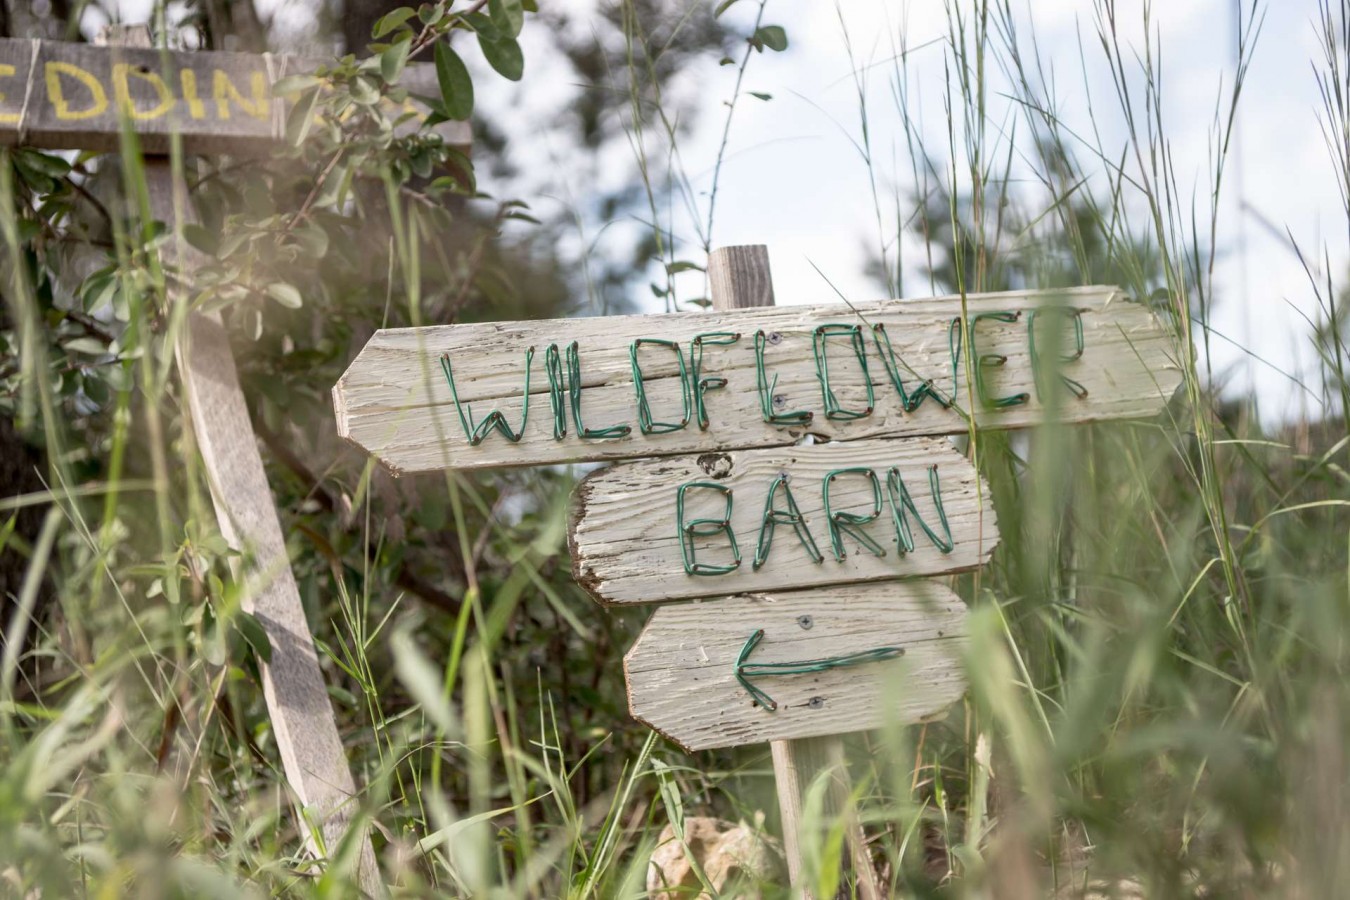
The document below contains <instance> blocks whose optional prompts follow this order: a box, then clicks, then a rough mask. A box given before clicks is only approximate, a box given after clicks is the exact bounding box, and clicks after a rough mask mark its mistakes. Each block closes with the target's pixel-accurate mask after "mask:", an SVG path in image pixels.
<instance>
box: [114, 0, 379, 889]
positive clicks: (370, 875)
mask: <svg viewBox="0 0 1350 900" xmlns="http://www.w3.org/2000/svg"><path fill="white" fill-rule="evenodd" d="M98 43H100V44H104V45H107V46H112V47H149V46H150V30H149V27H148V26H145V25H132V26H109V27H108V28H107V29H105V30H104V32H103V33H102V34H101V35H100V37H99V40H98ZM145 177H146V187H147V190H148V193H149V197H150V209H151V213H152V214H153V215H154V216H155V218H156V219H159V220H161V221H163V222H166V223H169V224H170V225H174V224H175V223H178V224H187V223H189V222H192V221H193V220H194V219H195V218H196V217H195V213H194V212H193V208H192V205H191V203H190V202H189V201H188V198H187V192H186V186H185V185H183V184H182V183H181V182H178V183H175V178H174V174H173V169H172V166H171V163H170V162H169V160H168V158H166V157H147V158H146V160H145ZM176 200H177V202H176ZM179 209H181V211H182V221H181V222H180V221H179V216H178V212H177V211H178V210H179ZM175 230H178V229H175ZM178 262H179V264H180V265H181V266H182V267H183V268H185V269H187V268H191V267H192V263H193V257H192V254H191V253H190V252H189V253H186V254H184V255H183V257H181V258H180V259H179V260H178ZM178 361H179V371H180V373H181V376H182V379H183V389H184V393H185V394H186V397H187V401H188V406H189V408H190V412H191V416H192V427H193V433H194V435H195V437H196V441H197V446H198V447H199V448H200V450H201V454H202V460H203V462H204V463H205V466H206V472H207V476H208V478H209V480H210V485H211V494H212V498H213V501H214V504H215V508H216V518H217V520H218V522H219V524H220V531H221V534H223V535H224V537H225V539H226V540H227V541H228V542H229V543H230V546H231V547H232V548H233V549H235V550H238V551H241V552H245V553H248V554H250V556H251V559H252V563H253V567H252V570H251V571H250V572H249V575H250V576H252V578H253V579H254V585H255V588H254V590H253V591H250V592H246V593H245V595H244V601H243V605H244V609H245V610H246V611H247V612H250V613H252V614H253V615H254V616H256V617H257V619H258V621H259V622H260V623H261V625H262V627H263V629H264V630H265V631H266V632H267V637H268V640H269V641H270V642H271V647H272V659H271V662H269V663H266V664H263V665H262V666H261V669H262V678H263V693H264V696H265V698H266V700H267V709H268V714H269V716H270V717H271V721H272V731H273V733H274V734H275V735H276V741H277V748H278V750H279V751H280V753H281V762H282V766H283V768H284V769H285V772H286V780H287V781H288V782H289V784H290V787H291V790H292V791H294V793H295V796H296V799H297V800H298V801H299V802H300V804H302V805H303V806H304V807H305V810H306V813H307V814H308V815H312V816H314V818H315V819H316V820H317V822H318V824H319V827H320V830H321V832H322V834H323V843H324V849H326V851H327V853H329V854H331V853H333V852H336V850H337V848H338V846H339V842H340V841H342V840H343V839H344V837H345V835H346V832H347V829H348V825H349V824H350V822H351V818H352V806H353V805H354V804H355V803H356V785H355V782H354V781H353V779H352V774H351V769H350V767H349V766H348V765H347V757H346V753H345V751H344V750H343V747H342V739H341V737H340V736H339V735H338V730H337V722H336V720H335V718H334V716H333V707H332V705H331V704H330V703H329V700H328V692H327V689H326V687H325V686H324V681H323V673H322V671H321V670H320V668H319V660H318V655H317V653H316V651H315V648H314V639H313V637H312V636H311V634H310V631H309V623H308V622H307V620H306V619H305V611H304V607H303V606H302V605H301V602H300V592H299V589H298V588H297V587H296V583H295V576H294V574H293V573H292V572H291V566H290V560H289V559H288V557H287V555H286V541H285V538H284V537H283V535H282V531H281V522H280V520H279V519H278V518H277V511H276V507H275V506H274V505H273V502H272V492H271V488H270V487H269V486H268V483H267V475H266V472H265V471H264V469H263V462H262V457H261V456H260V455H259V453H258V446H257V442H256V440H255V438H254V436H253V425H252V422H251V421H250V419H249V414H248V405H247V403H246V402H245V399H244V393H243V391H242V390H241V389H240V387H239V376H238V373H237V371H236V369H235V364H234V357H233V355H232V354H231V353H230V343H229V336H228V334H227V333H226V331H225V328H224V325H223V323H222V322H221V320H220V317H219V315H217V314H212V315H204V314H202V313H197V312H194V313H190V314H189V316H188V322H187V328H186V334H185V335H184V336H183V339H182V340H181V342H180V344H179V347H178ZM360 842H361V845H360V849H359V851H358V852H359V859H358V863H357V865H358V882H359V884H360V886H361V889H362V891H364V892H365V893H366V894H367V895H369V896H376V897H378V896H383V895H384V894H385V888H384V885H383V883H382V881H381V880H380V872H379V867H378V865H377V863H376V861H375V853H374V850H373V849H372V847H371V844H370V837H369V835H368V834H362V835H361V837H360ZM307 843H308V844H309V845H310V847H311V850H313V851H314V852H315V853H316V854H321V851H320V848H319V847H318V846H316V842H315V841H314V840H312V839H309V838H307Z"/></svg>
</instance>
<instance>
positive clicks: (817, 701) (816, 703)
mask: <svg viewBox="0 0 1350 900" xmlns="http://www.w3.org/2000/svg"><path fill="white" fill-rule="evenodd" d="M806 705H807V706H809V707H811V708H812V709H823V708H824V706H825V698H824V697H812V698H811V699H810V700H807V701H806Z"/></svg>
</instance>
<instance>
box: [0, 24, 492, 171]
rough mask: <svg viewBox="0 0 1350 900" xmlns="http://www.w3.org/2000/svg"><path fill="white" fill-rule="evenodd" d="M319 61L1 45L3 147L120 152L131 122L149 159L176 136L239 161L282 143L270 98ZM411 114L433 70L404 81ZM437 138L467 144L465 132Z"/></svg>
mask: <svg viewBox="0 0 1350 900" xmlns="http://www.w3.org/2000/svg"><path fill="white" fill-rule="evenodd" d="M319 65H320V61H319V60H314V59H305V58H301V57H295V56H289V55H284V54H283V55H273V54H270V53H261V54H254V53H213V52H205V51H203V52H192V53H180V52H173V51H161V50H150V49H139V48H130V47H118V48H115V49H114V48H110V47H94V46H89V45H84V44H70V43H62V42H59V41H38V40H11V39H0V145H3V144H21V145H26V146H33V147H53V148H65V147H79V148H83V149H91V150H115V149H117V146H118V141H119V134H120V131H121V124H120V123H121V118H122V116H123V115H126V116H127V117H128V118H129V119H130V120H131V124H132V126H133V127H134V129H135V130H136V132H137V133H138V134H139V135H140V137H141V143H142V146H143V147H144V148H145V150H146V152H150V153H167V152H168V150H169V139H170V135H172V134H175V133H177V134H180V135H181V136H182V140H183V148H184V150H186V151H187V152H188V153H216V154H218V153H239V152H247V151H250V150H258V149H265V148H267V147H270V146H274V145H275V143H276V142H277V141H278V140H280V139H281V138H283V137H284V135H285V127H286V116H287V105H286V103H285V101H284V100H283V99H282V98H279V97H273V96H272V85H273V83H274V82H276V81H277V80H278V79H280V78H281V77H283V76H286V75H296V74H301V73H306V72H313V71H314V70H315V69H317V68H318V66H319ZM400 83H401V84H402V86H404V87H406V88H407V89H408V91H409V94H410V98H411V99H410V100H409V102H408V104H407V107H406V109H407V111H408V112H409V113H413V114H414V115H416V116H418V117H424V116H425V115H426V112H427V110H428V108H427V106H426V105H425V104H424V103H421V102H419V101H418V100H417V99H416V98H418V97H438V96H439V95H440V91H439V89H438V88H437V86H436V75H435V72H434V71H433V70H432V68H431V67H430V66H427V65H419V66H409V67H408V68H407V69H406V70H404V72H403V75H402V77H401V78H400ZM436 130H437V131H438V133H440V134H442V136H443V137H445V139H446V140H447V141H449V142H451V143H455V144H467V143H468V141H469V133H468V124H467V123H464V122H447V123H443V124H442V125H439V126H437V129H436Z"/></svg>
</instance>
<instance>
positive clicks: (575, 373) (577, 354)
mask: <svg viewBox="0 0 1350 900" xmlns="http://www.w3.org/2000/svg"><path fill="white" fill-rule="evenodd" d="M567 391H568V394H569V395H570V396H571V399H572V421H573V422H574V423H575V424H576V426H577V437H580V438H583V439H585V440H588V441H603V440H606V439H609V438H621V437H627V436H628V435H629V434H631V433H632V431H633V429H632V427H631V426H628V425H611V426H609V427H608V428H587V427H586V426H585V425H583V424H582V423H581V351H580V350H579V349H578V347H577V342H576V341H573V342H572V343H570V344H568V345H567ZM555 427H556V426H555Z"/></svg>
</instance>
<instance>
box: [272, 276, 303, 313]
mask: <svg viewBox="0 0 1350 900" xmlns="http://www.w3.org/2000/svg"><path fill="white" fill-rule="evenodd" d="M267 296H269V297H271V298H272V299H273V300H275V301H277V302H278V303H280V304H281V305H282V306H286V307H289V308H291V309H299V308H300V306H301V305H302V304H303V303H304V300H302V299H301V297H300V291H299V290H297V289H296V287H295V285H292V284H287V283H286V282H284V281H274V282H272V283H271V284H269V285H268V286H267Z"/></svg>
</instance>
